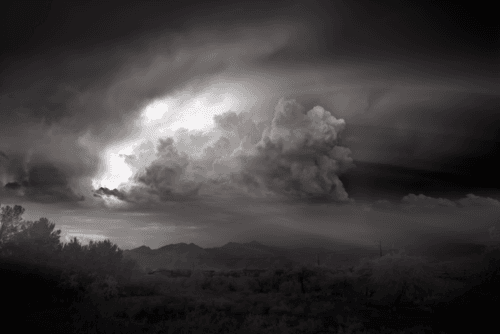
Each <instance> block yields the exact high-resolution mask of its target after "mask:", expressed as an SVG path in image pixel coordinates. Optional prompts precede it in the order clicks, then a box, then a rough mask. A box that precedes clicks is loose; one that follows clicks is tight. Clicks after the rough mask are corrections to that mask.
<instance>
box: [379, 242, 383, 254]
mask: <svg viewBox="0 0 500 334" xmlns="http://www.w3.org/2000/svg"><path fill="white" fill-rule="evenodd" d="M379 248H380V257H382V240H380V246H379Z"/></svg>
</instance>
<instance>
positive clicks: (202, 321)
mask: <svg viewBox="0 0 500 334" xmlns="http://www.w3.org/2000/svg"><path fill="white" fill-rule="evenodd" d="M237 329H238V322H237V321H236V319H234V318H231V317H227V316H226V314H225V313H224V312H218V311H215V310H210V311H204V310H197V311H193V312H189V313H187V314H186V315H185V317H183V318H181V319H168V320H165V321H162V322H160V323H158V324H157V325H156V326H155V327H154V331H153V333H158V334H159V333H162V334H184V333H185V334H188V333H193V334H194V333H200V334H201V333H228V334H229V333H237V332H238V331H237Z"/></svg>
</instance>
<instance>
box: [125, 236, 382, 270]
mask: <svg viewBox="0 0 500 334" xmlns="http://www.w3.org/2000/svg"><path fill="white" fill-rule="evenodd" d="M318 254H319V261H320V263H321V264H326V265H329V266H341V265H347V264H353V263H356V262H357V261H358V260H359V259H360V258H361V257H366V256H374V255H376V254H377V253H376V251H375V250H369V249H364V251H360V247H357V248H353V251H352V252H349V251H332V250H331V249H326V248H323V247H303V248H296V249H289V248H282V247H275V246H268V245H264V244H262V243H259V242H257V241H255V240H253V241H250V242H246V243H237V242H229V243H227V244H225V245H223V246H221V247H214V248H202V247H199V246H197V245H195V244H193V243H190V244H186V243H178V244H170V245H166V246H163V247H160V248H158V249H150V248H149V247H147V246H141V247H138V248H135V249H131V250H125V251H124V256H126V257H129V258H133V259H135V260H137V262H138V263H139V265H140V266H141V267H142V268H144V269H145V268H149V269H159V268H164V269H192V268H204V269H214V270H226V269H241V268H262V269H264V268H270V267H275V266H278V267H279V266H285V265H287V264H299V263H303V264H306V263H308V264H315V263H317V261H318Z"/></svg>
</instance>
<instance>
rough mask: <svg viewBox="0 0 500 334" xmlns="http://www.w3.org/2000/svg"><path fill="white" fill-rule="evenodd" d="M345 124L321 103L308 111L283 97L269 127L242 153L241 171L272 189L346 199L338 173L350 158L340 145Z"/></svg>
mask: <svg viewBox="0 0 500 334" xmlns="http://www.w3.org/2000/svg"><path fill="white" fill-rule="evenodd" d="M344 128H345V122H344V120H342V119H336V118H335V117H334V116H332V115H331V114H330V112H328V111H326V110H325V109H323V108H322V107H320V106H316V107H314V108H313V109H311V110H309V111H308V112H306V111H305V110H304V108H303V107H302V106H301V105H299V104H298V103H297V102H296V101H294V100H289V101H286V100H283V99H282V100H280V102H279V103H278V105H277V106H276V111H275V114H274V118H273V120H272V123H271V127H270V128H269V129H267V130H266V131H265V132H264V134H263V136H262V140H261V141H260V142H259V143H258V144H257V145H256V147H255V149H254V150H252V151H253V154H250V155H249V156H248V157H246V158H244V160H246V161H245V162H246V163H245V164H244V165H243V169H242V172H241V175H242V176H244V177H243V179H246V180H251V181H252V182H253V184H263V185H265V186H266V187H267V188H269V189H270V190H272V191H273V192H276V193H281V194H286V195H291V196H298V197H300V198H329V199H333V200H337V201H346V200H348V195H347V193H346V191H345V189H344V187H343V185H342V182H341V181H340V179H339V175H340V174H341V173H343V172H345V171H346V170H347V169H348V168H350V167H351V166H352V159H351V157H350V153H351V152H350V150H349V149H348V148H346V147H342V146H339V145H338V141H339V135H340V133H341V132H342V131H343V130H344Z"/></svg>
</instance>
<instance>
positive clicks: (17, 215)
mask: <svg viewBox="0 0 500 334" xmlns="http://www.w3.org/2000/svg"><path fill="white" fill-rule="evenodd" d="M24 211H25V209H24V208H23V207H22V206H20V205H15V206H14V207H11V206H9V205H7V206H4V207H3V208H2V210H1V212H0V223H2V226H0V247H1V246H2V245H3V244H4V243H6V242H7V241H8V240H9V239H10V237H12V235H14V234H15V233H16V232H18V231H19V229H20V227H21V225H22V223H23V218H22V215H23V214H24Z"/></svg>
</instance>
